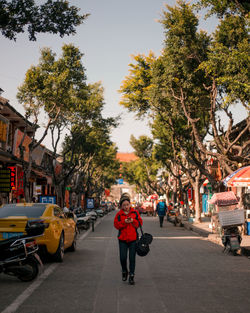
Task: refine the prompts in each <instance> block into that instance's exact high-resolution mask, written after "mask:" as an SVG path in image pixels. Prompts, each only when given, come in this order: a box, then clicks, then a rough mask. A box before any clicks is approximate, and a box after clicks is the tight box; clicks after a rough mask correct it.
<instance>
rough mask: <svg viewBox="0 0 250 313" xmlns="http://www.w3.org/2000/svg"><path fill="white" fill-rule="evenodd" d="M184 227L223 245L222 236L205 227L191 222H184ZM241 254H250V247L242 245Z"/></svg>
mask: <svg viewBox="0 0 250 313" xmlns="http://www.w3.org/2000/svg"><path fill="white" fill-rule="evenodd" d="M183 225H184V227H185V228H186V229H187V230H191V231H193V232H195V233H197V234H199V235H200V236H202V237H206V238H207V239H208V240H209V241H211V242H213V243H215V244H217V245H219V246H221V247H223V244H222V242H221V238H220V237H218V235H217V234H213V233H211V232H209V231H207V230H205V229H200V228H199V227H196V226H194V225H192V224H190V223H189V222H183ZM240 253H241V255H244V256H250V247H241V252H240Z"/></svg>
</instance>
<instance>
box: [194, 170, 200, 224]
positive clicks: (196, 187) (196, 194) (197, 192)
mask: <svg viewBox="0 0 250 313" xmlns="http://www.w3.org/2000/svg"><path fill="white" fill-rule="evenodd" d="M193 187H194V199H195V221H196V222H198V223H200V222H201V206H200V175H197V177H196V178H195V184H194V186H193Z"/></svg>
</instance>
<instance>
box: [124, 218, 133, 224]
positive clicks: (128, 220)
mask: <svg viewBox="0 0 250 313" xmlns="http://www.w3.org/2000/svg"><path fill="white" fill-rule="evenodd" d="M125 223H127V224H130V223H133V218H132V217H128V218H126V219H125Z"/></svg>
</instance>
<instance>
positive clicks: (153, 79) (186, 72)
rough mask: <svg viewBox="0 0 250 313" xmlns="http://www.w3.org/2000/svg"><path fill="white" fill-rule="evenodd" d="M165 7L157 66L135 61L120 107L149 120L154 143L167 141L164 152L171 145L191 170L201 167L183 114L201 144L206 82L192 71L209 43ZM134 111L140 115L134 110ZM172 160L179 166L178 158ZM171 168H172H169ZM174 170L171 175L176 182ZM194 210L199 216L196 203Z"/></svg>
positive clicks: (191, 21) (181, 10)
mask: <svg viewBox="0 0 250 313" xmlns="http://www.w3.org/2000/svg"><path fill="white" fill-rule="evenodd" d="M166 7H167V8H168V11H169V12H164V17H163V19H162V21H161V22H162V24H163V25H164V28H165V35H166V39H165V47H164V51H163V54H162V56H160V57H159V58H158V59H157V60H155V59H154V58H152V57H151V58H146V57H144V58H143V59H144V62H142V61H141V58H142V56H141V57H140V58H137V59H136V61H138V60H139V62H140V63H139V64H138V65H137V66H134V67H133V71H131V72H130V74H131V75H130V77H129V78H127V79H126V82H125V83H123V85H122V88H121V91H122V92H123V94H124V95H123V101H122V104H124V103H125V105H126V106H127V107H128V105H127V102H129V103H130V106H131V107H133V108H134V109H135V110H136V111H137V112H139V114H145V113H147V112H149V114H150V116H151V117H152V119H153V122H152V128H153V134H154V136H155V138H156V139H157V140H160V142H161V141H162V140H164V137H166V138H168V140H167V141H168V144H169V149H168V150H171V149H172V150H173V143H174V145H175V148H174V149H175V155H177V154H179V156H180V155H181V156H182V157H185V159H186V160H187V159H188V158H189V159H190V160H192V161H193V167H197V165H199V166H201V159H200V155H199V153H198V152H197V149H196V151H194V147H195V143H194V138H193V134H192V128H191V127H190V125H189V122H188V120H187V118H186V117H185V115H184V112H183V110H184V109H185V110H186V111H187V112H189V114H190V115H191V116H192V119H194V120H196V121H197V124H198V128H199V130H201V133H202V135H203V138H204V137H205V135H206V133H207V129H208V112H207V104H208V103H209V93H208V92H207V91H206V90H204V88H203V84H204V83H205V82H206V81H207V79H206V77H205V75H204V71H203V70H201V69H199V68H198V67H199V65H200V63H201V62H202V60H204V59H205V58H206V53H207V46H208V44H209V37H208V36H207V35H206V34H205V33H204V32H199V33H198V32H197V26H198V19H197V17H196V16H195V15H194V13H193V12H192V8H191V7H190V6H189V5H188V4H185V3H184V2H182V1H180V2H178V6H177V7H170V6H166ZM135 68H136V69H137V71H135V70H134V69H135ZM148 68H150V70H148ZM145 70H146V71H147V70H148V76H146V75H145V74H144V71H145ZM135 77H136V81H139V82H141V81H143V82H144V84H143V89H142V88H141V85H142V84H139V86H138V91H137V90H136V88H135V87H134V86H133V85H132V84H131V83H132V82H133V81H135ZM145 77H150V79H145ZM130 87H131V88H130ZM140 93H143V96H141V98H140V99H143V100H144V101H141V102H140V99H139V100H138V99H136V101H133V100H134V99H135V97H136V95H138V94H140ZM131 94H132V96H131ZM133 96H134V97H133ZM145 99H146V103H145ZM138 103H139V104H138ZM184 103H185V107H184V105H183V104H184ZM138 106H140V109H141V110H140V109H139V110H138ZM165 143H166V140H165ZM177 147H178V148H177ZM175 160H176V161H180V160H181V158H178V159H177V158H175ZM172 165H173V166H174V167H176V164H175V162H174V164H172ZM202 165H203V164H202ZM173 166H172V167H173ZM183 167H184V164H183ZM170 168H171V167H170ZM176 170H177V169H175V173H173V174H175V175H177V177H179V173H178V170H177V171H176ZM189 170H190V169H189ZM203 170H205V169H204V166H203ZM199 176H200V175H199ZM194 183H195V190H198V186H197V184H200V181H195V182H194ZM197 198H198V196H197ZM196 205H197V212H198V213H199V212H200V208H199V201H198V202H197V203H196ZM198 213H197V214H198Z"/></svg>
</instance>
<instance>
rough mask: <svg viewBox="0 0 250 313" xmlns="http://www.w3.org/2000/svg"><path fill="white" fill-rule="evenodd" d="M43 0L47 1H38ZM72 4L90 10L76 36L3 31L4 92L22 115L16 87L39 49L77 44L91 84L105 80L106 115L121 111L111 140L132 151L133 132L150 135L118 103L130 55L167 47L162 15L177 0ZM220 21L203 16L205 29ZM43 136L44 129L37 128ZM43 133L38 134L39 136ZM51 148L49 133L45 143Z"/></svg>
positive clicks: (0, 80)
mask: <svg viewBox="0 0 250 313" xmlns="http://www.w3.org/2000/svg"><path fill="white" fill-rule="evenodd" d="M37 2H43V1H37ZM69 3H70V4H71V5H75V6H77V7H79V8H81V13H83V14H86V13H90V16H89V17H88V18H87V19H86V20H85V22H84V24H82V25H80V26H78V27H77V34H76V35H74V36H65V37H64V38H60V36H59V35H50V34H38V36H37V41H35V42H31V41H29V39H28V34H27V33H24V34H21V35H18V36H17V40H16V42H14V41H10V40H8V39H6V38H4V37H3V36H1V35H0V55H1V58H0V69H1V72H0V87H1V88H2V89H3V90H4V92H3V93H2V96H3V97H5V98H7V99H9V101H10V104H11V105H12V106H13V107H15V109H16V110H18V111H19V112H20V113H21V114H24V109H23V107H22V105H21V104H19V103H18V102H17V100H16V94H17V88H18V86H20V85H21V84H22V82H23V81H24V77H25V73H26V71H27V70H28V69H29V68H30V67H31V66H32V65H37V64H38V61H39V57H40V49H41V48H43V47H50V48H51V49H52V50H53V52H55V53H56V54H57V56H60V54H61V47H62V45H63V44H65V43H66V44H68V43H73V44H74V45H75V46H77V47H78V48H79V49H80V51H81V52H82V53H84V56H83V59H82V63H83V65H84V67H85V68H86V75H87V83H94V82H98V81H101V82H102V85H103V87H104V90H105V91H104V98H105V108H104V112H103V113H104V114H103V115H104V116H105V117H108V116H117V115H118V114H120V115H121V123H120V126H119V127H118V128H117V129H115V130H114V131H113V132H112V140H113V141H114V142H115V143H116V145H117V146H118V150H119V151H120V152H132V151H133V148H132V147H131V146H130V144H129V140H130V136H131V135H132V134H133V135H134V136H135V137H136V138H138V137H139V136H141V135H147V136H150V130H149V127H148V126H147V121H138V120H136V119H135V116H134V114H132V113H129V112H128V111H127V110H126V109H125V108H123V107H122V106H120V105H119V101H120V98H121V94H120V93H118V90H119V89H120V86H121V84H122V81H123V80H124V78H125V76H126V75H128V70H129V66H128V64H129V63H131V61H132V59H131V55H136V54H139V53H140V54H146V55H147V54H148V53H149V52H150V51H153V52H154V53H155V55H156V56H159V55H160V53H161V50H162V48H163V41H164V34H163V28H162V26H161V24H160V23H159V22H157V20H158V19H160V17H161V14H162V10H163V9H164V8H165V6H164V4H165V3H167V4H169V5H174V4H175V3H176V2H175V1H174V0H167V1H162V0H70V1H69ZM215 25H216V20H215V19H214V18H212V19H210V20H207V21H204V20H203V19H202V20H201V24H200V28H202V29H205V30H207V31H208V32H211V31H212V30H213V29H214V26H215ZM235 112H236V122H238V121H240V120H241V119H243V118H244V117H245V112H244V110H243V109H242V108H240V109H239V108H235ZM38 135H39V133H38ZM38 138H39V137H38ZM43 144H44V145H46V146H47V147H48V148H51V143H50V138H49V137H47V138H46V139H45V140H44V142H43Z"/></svg>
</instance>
